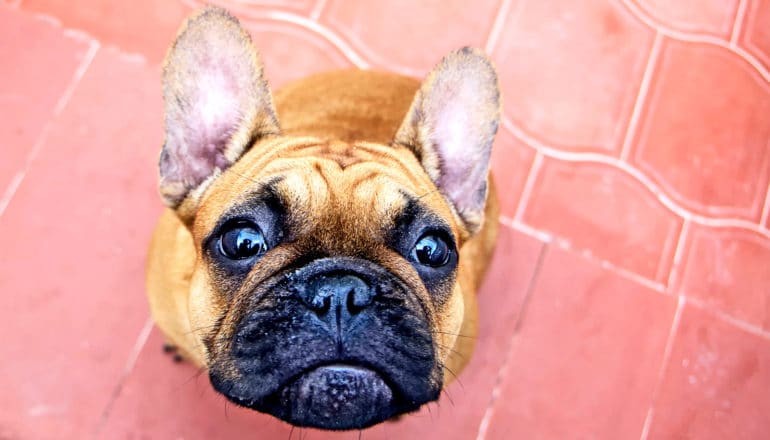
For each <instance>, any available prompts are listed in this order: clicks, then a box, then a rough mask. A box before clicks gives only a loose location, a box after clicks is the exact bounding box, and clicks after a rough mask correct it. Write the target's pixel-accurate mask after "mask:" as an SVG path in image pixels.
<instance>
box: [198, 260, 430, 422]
mask: <svg viewBox="0 0 770 440" xmlns="http://www.w3.org/2000/svg"><path fill="white" fill-rule="evenodd" d="M276 286H277V287H276V288H274V289H273V291H274V293H275V295H274V297H275V298H278V299H277V300H275V301H274V305H273V306H272V307H271V308H270V309H267V310H266V309H260V308H258V307H257V308H256V310H254V311H252V312H251V313H249V314H247V315H246V316H245V317H244V318H243V319H242V321H241V324H240V325H239V327H238V329H237V331H236V333H235V335H234V337H233V344H232V357H233V362H234V364H235V365H236V367H237V369H238V370H239V373H240V377H241V378H240V379H238V380H223V379H222V378H221V377H220V376H219V375H217V374H215V373H213V372H212V374H211V380H212V384H213V385H214V387H215V388H216V389H217V390H219V391H220V392H222V393H223V394H225V395H226V396H227V397H228V398H230V399H231V400H233V401H235V402H236V403H239V404H241V405H245V406H248V407H251V408H254V409H257V410H259V411H263V412H267V413H270V414H272V415H275V416H277V417H279V418H281V419H283V420H285V421H287V422H289V423H292V424H294V425H297V426H310V427H316V428H322V429H335V430H342V429H361V428H365V427H368V426H371V425H373V424H376V423H379V422H381V421H383V420H386V419H388V418H390V417H393V416H395V415H397V414H401V413H404V412H408V411H412V410H415V409H417V408H418V407H419V406H420V405H422V404H423V403H426V402H429V401H432V400H435V399H437V398H438V394H439V392H440V389H441V375H440V374H441V373H440V369H438V368H437V367H436V362H435V356H434V352H433V343H432V338H431V333H430V329H429V327H428V325H427V322H426V319H425V317H424V316H421V315H422V312H421V308H420V307H419V304H418V303H417V300H416V299H415V298H414V297H413V295H410V294H409V293H408V292H406V291H405V289H404V288H403V287H402V286H401V285H400V284H399V282H398V281H397V280H396V279H395V278H394V276H393V275H391V274H389V273H387V272H386V271H385V270H384V269H382V268H381V267H379V266H377V265H374V264H373V263H371V262H368V261H364V260H358V259H347V258H345V259H331V258H326V259H322V260H316V261H314V262H312V263H310V264H308V265H307V266H305V267H302V268H300V269H298V270H296V271H294V272H292V273H290V274H288V275H286V276H285V278H284V279H283V280H282V281H281V282H279V283H277V285H276Z"/></svg>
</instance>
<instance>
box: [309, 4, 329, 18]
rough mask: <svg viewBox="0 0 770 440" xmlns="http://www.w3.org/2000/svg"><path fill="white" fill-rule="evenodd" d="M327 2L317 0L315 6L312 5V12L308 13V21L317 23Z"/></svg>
mask: <svg viewBox="0 0 770 440" xmlns="http://www.w3.org/2000/svg"><path fill="white" fill-rule="evenodd" d="M326 3H327V0H317V1H316V3H315V5H313V10H312V11H310V19H311V20H313V21H318V19H319V18H321V14H322V13H323V11H324V8H326Z"/></svg>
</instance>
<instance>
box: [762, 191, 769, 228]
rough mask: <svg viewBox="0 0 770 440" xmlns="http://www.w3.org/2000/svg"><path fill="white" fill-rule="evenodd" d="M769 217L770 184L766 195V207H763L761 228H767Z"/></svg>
mask: <svg viewBox="0 0 770 440" xmlns="http://www.w3.org/2000/svg"><path fill="white" fill-rule="evenodd" d="M768 217H770V183H768V184H767V193H765V205H764V206H763V207H762V216H761V217H760V219H759V227H760V228H762V229H765V228H767V219H768Z"/></svg>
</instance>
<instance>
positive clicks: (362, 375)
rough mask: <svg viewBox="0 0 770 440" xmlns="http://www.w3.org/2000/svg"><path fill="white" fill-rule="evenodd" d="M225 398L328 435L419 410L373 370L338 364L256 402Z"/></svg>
mask: <svg viewBox="0 0 770 440" xmlns="http://www.w3.org/2000/svg"><path fill="white" fill-rule="evenodd" d="M225 395H226V396H227V397H228V398H229V399H230V400H233V401H234V402H236V403H238V404H240V405H243V406H247V407H250V408H253V409H256V410H258V411H261V412H265V413H268V414H271V415H273V416H275V417H278V418H280V419H282V420H284V421H286V422H288V423H291V424H292V425H295V426H301V427H312V428H320V429H329V430H350V429H364V428H368V427H370V426H372V425H375V424H377V423H380V422H383V421H385V420H387V419H389V418H391V417H393V416H395V415H397V414H401V413H404V412H408V411H411V410H414V409H415V408H416V407H417V406H419V405H415V404H414V403H412V404H411V405H409V404H408V402H407V401H406V400H405V399H403V398H401V397H400V393H399V392H398V390H397V388H396V387H395V386H393V385H391V384H390V383H389V381H388V380H387V379H386V378H385V377H384V376H383V375H382V374H380V373H379V372H377V371H375V370H374V369H371V368H367V367H364V366H360V365H352V364H343V363H333V364H327V365H321V366H317V367H314V368H311V369H309V370H307V371H305V372H303V373H301V374H299V375H297V376H295V377H294V378H292V379H291V380H290V381H288V382H286V383H285V384H284V385H282V386H281V387H279V388H278V390H277V391H276V392H274V393H272V394H270V395H269V396H266V397H265V398H263V399H260V400H259V401H252V400H248V399H241V398H239V397H237V396H233V395H230V394H228V393H225Z"/></svg>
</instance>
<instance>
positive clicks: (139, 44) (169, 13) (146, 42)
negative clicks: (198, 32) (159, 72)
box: [21, 0, 191, 63]
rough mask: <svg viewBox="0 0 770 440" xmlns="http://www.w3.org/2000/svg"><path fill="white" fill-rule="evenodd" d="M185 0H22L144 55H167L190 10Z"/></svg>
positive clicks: (69, 24) (154, 58)
mask: <svg viewBox="0 0 770 440" xmlns="http://www.w3.org/2000/svg"><path fill="white" fill-rule="evenodd" d="M185 3H186V2H184V1H157V0H132V1H112V0H23V1H22V4H21V8H22V9H24V10H29V11H34V12H39V13H42V14H46V15H51V16H53V17H56V18H57V19H59V20H61V22H62V23H63V24H64V26H65V27H67V28H74V29H79V30H82V31H85V32H86V33H88V34H90V35H92V36H93V37H94V38H96V39H98V40H100V41H102V43H104V44H107V45H115V46H118V47H120V48H121V49H123V50H126V51H129V52H136V53H140V54H142V55H144V56H146V57H147V58H148V59H149V60H150V62H153V63H157V62H160V60H162V59H163V57H164V56H165V55H166V50H167V49H168V46H169V43H170V42H171V40H172V39H173V38H174V36H175V35H176V31H177V28H178V27H179V25H180V24H181V23H182V20H183V19H184V17H185V16H186V15H187V14H188V13H189V12H190V11H191V8H190V7H188V6H185Z"/></svg>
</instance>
